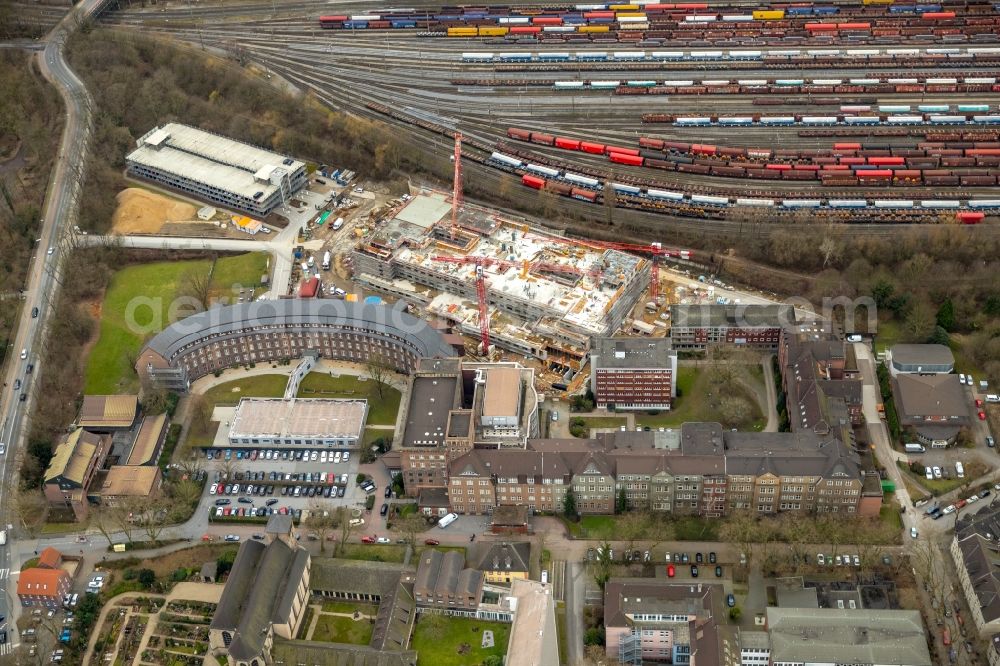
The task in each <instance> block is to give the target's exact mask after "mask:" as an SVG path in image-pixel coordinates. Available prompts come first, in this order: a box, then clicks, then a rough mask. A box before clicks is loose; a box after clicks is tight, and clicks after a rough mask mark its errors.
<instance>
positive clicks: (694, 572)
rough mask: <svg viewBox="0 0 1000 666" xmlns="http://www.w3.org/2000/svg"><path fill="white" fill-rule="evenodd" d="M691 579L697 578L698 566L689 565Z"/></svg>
mask: <svg viewBox="0 0 1000 666" xmlns="http://www.w3.org/2000/svg"><path fill="white" fill-rule="evenodd" d="M691 577H692V578H697V577H698V565H697V564H692V565H691Z"/></svg>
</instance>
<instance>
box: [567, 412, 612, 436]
mask: <svg viewBox="0 0 1000 666" xmlns="http://www.w3.org/2000/svg"><path fill="white" fill-rule="evenodd" d="M573 419H580V420H581V421H583V425H584V427H585V428H586V429H587V431H586V432H585V433H584V437H590V429H591V428H603V429H605V430H607V429H612V430H617V429H618V428H620V427H622V426H623V425H625V423H626V419H625V417H624V416H582V417H581V416H571V417H570V422H572V421H573Z"/></svg>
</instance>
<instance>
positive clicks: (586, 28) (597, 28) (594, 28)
mask: <svg viewBox="0 0 1000 666" xmlns="http://www.w3.org/2000/svg"><path fill="white" fill-rule="evenodd" d="M579 31H580V32H611V26H608V25H581V26H580V27H579Z"/></svg>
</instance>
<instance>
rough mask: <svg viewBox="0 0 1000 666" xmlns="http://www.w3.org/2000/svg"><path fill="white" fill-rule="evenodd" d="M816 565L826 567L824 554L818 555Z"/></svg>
mask: <svg viewBox="0 0 1000 666" xmlns="http://www.w3.org/2000/svg"><path fill="white" fill-rule="evenodd" d="M816 564H818V565H820V566H824V565H826V555H824V554H823V553H819V554H817V555H816Z"/></svg>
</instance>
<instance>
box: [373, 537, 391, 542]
mask: <svg viewBox="0 0 1000 666" xmlns="http://www.w3.org/2000/svg"><path fill="white" fill-rule="evenodd" d="M375 543H392V539H390V538H389V537H379V538H377V539H375Z"/></svg>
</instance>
